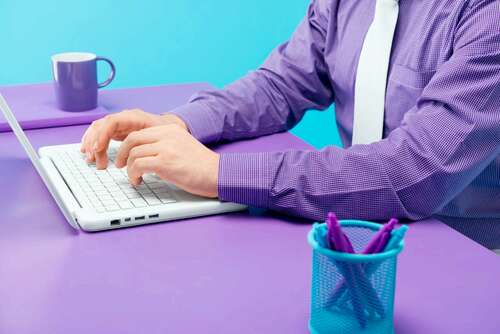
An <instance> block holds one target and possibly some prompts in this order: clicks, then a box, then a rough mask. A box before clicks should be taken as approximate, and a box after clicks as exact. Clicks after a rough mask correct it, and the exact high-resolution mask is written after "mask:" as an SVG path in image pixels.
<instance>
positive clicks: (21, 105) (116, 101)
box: [0, 83, 213, 132]
mask: <svg viewBox="0 0 500 334" xmlns="http://www.w3.org/2000/svg"><path fill="white" fill-rule="evenodd" d="M211 88H213V87H212V86H210V85H209V84H207V83H190V84H182V85H178V84H177V85H162V86H153V87H142V88H124V89H107V90H100V91H99V101H98V104H99V106H98V107H97V108H96V109H94V110H89V111H83V112H67V111H62V110H59V109H58V108H57V107H56V105H55V97H54V90H53V87H52V83H42V84H31V85H19V86H4V87H0V93H1V94H3V96H4V97H5V99H6V100H7V103H9V105H10V107H11V109H12V111H13V112H14V114H15V115H16V118H17V120H18V121H19V123H20V124H21V126H22V127H23V128H24V129H39V128H49V127H57V126H65V125H77V124H89V123H91V122H92V121H94V120H96V119H99V118H101V117H103V116H105V115H107V114H109V113H114V112H119V111H121V110H123V109H132V108H141V109H144V110H145V111H148V112H152V113H157V114H160V113H164V112H167V111H169V110H171V109H173V108H175V107H177V106H179V105H181V104H182V103H184V102H186V101H187V100H188V99H189V97H190V96H191V95H193V94H194V93H196V92H198V91H200V90H205V89H211ZM6 131H10V127H9V126H8V124H7V122H6V120H5V119H4V118H3V116H2V115H0V132H6Z"/></svg>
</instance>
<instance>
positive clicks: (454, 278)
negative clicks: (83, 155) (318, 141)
mask: <svg viewBox="0 0 500 334" xmlns="http://www.w3.org/2000/svg"><path fill="white" fill-rule="evenodd" d="M84 129H85V126H71V127H61V128H52V129H40V130H30V131H29V133H28V135H29V137H30V139H31V141H32V143H33V144H34V145H35V146H36V147H39V146H41V145H52V144H57V143H70V142H76V141H78V140H79V138H80V136H81V134H82V133H83V131H84ZM289 148H309V147H308V146H307V145H306V144H305V143H304V142H302V141H301V140H300V139H298V138H296V137H294V136H293V135H291V134H288V133H283V134H278V135H273V136H269V137H264V138H259V139H255V140H250V141H244V142H238V143H232V144H229V145H225V146H223V147H220V148H218V149H219V150H220V151H225V152H229V151H248V152H250V151H256V150H268V151H271V150H282V149H289ZM0 189H2V191H3V193H2V195H1V197H0V210H1V211H0V212H1V213H2V216H1V218H0V333H9V334H17V333H54V334H57V333H75V334H76V333H259V334H260V333H287V334H293V333H307V332H308V331H307V321H308V312H309V298H310V275H311V250H310V248H309V246H308V244H307V242H306V233H307V231H308V230H309V229H310V224H308V222H305V221H301V220H298V219H292V218H286V217H284V216H280V215H277V214H272V213H264V214H262V212H260V213H256V212H250V213H248V212H242V213H234V214H227V215H220V216H212V217H204V218H197V219H189V220H184V221H178V222H171V223H163V224H154V225H149V226H142V227H137V228H129V229H122V230H115V231H109V232H101V233H92V234H89V233H75V232H74V231H73V230H72V229H71V228H70V227H69V226H68V225H67V224H66V222H65V221H64V218H63V216H62V215H61V214H60V212H59V211H58V209H57V207H56V205H55V203H54V202H53V201H52V199H51V197H50V195H49V194H48V192H47V190H46V189H45V187H44V186H43V184H42V182H41V180H40V179H39V177H38V176H37V174H36V173H35V171H34V169H33V168H32V166H31V164H30V162H29V160H28V159H27V157H26V156H25V154H24V152H23V151H22V150H21V147H20V145H19V144H18V143H17V141H16V140H15V138H14V137H13V134H12V133H0ZM406 245H407V247H406V249H405V250H404V251H403V253H402V254H401V256H400V260H399V267H398V277H397V288H396V289H397V291H396V306H395V327H396V333H398V334H410V333H411V334H413V333H425V334H428V333H454V334H457V333H468V334H469V333H470V332H471V331H473V330H476V331H477V333H481V334H487V333H498V332H499V331H500V320H499V319H500V318H499V317H498V314H497V307H498V300H500V285H499V284H498V279H499V277H500V258H498V257H497V256H495V255H494V254H493V253H492V252H490V251H488V250H486V249H484V248H482V247H481V246H479V245H478V244H476V243H474V242H472V241H471V240H469V239H467V238H466V237H464V236H462V235H460V234H459V233H457V232H455V231H454V230H452V229H450V228H448V227H447V226H446V225H444V224H442V223H440V222H438V221H436V220H427V221H422V222H418V223H414V224H412V226H411V229H410V232H409V233H408V236H407V242H406Z"/></svg>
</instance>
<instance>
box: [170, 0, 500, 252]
mask: <svg viewBox="0 0 500 334" xmlns="http://www.w3.org/2000/svg"><path fill="white" fill-rule="evenodd" d="M375 2H376V1H375V0H313V2H312V3H311V4H310V6H309V8H308V11H307V15H306V17H305V18H304V19H303V21H302V22H301V23H300V25H299V26H298V27H297V29H296V31H295V32H294V34H293V35H292V37H291V38H290V40H289V41H287V42H286V43H284V44H282V45H280V46H278V47H277V48H276V49H275V50H274V51H273V52H272V53H271V55H270V56H269V57H268V59H267V60H266V61H265V63H264V64H263V65H262V67H260V68H259V69H258V70H256V71H253V72H251V73H249V74H248V75H246V76H245V77H243V78H241V79H240V80H238V81H236V82H234V83H232V84H230V85H228V86H227V87H225V88H224V89H221V90H213V91H205V92H201V93H199V94H197V95H195V96H193V97H192V98H191V100H190V102H189V103H188V104H186V105H183V106H181V107H179V108H178V109H175V110H174V111H172V112H173V113H175V114H177V115H178V116H179V117H181V118H182V119H183V120H184V121H185V122H186V124H187V125H188V127H189V129H190V131H191V133H192V134H193V135H194V136H195V137H196V138H198V139H199V140H200V141H202V142H204V143H209V142H217V141H221V140H236V139H242V138H250V137H257V136H263V135H268V134H271V133H275V132H279V131H285V130H288V129H290V128H292V127H293V126H294V125H295V124H297V123H298V122H299V121H300V120H301V118H302V116H303V115H304V113H305V112H306V111H307V110H309V109H318V110H324V109H326V108H327V107H328V106H330V105H331V104H332V103H335V110H336V121H337V125H338V128H339V132H340V136H341V139H342V142H343V145H344V148H339V147H335V146H329V147H326V148H325V149H323V150H321V151H316V150H289V151H285V152H272V153H235V154H222V155H221V159H220V170H219V189H218V191H219V197H220V198H221V199H222V200H227V201H234V202H238V203H244V204H249V205H252V206H257V207H265V208H270V209H273V210H277V211H282V212H286V213H289V214H292V215H298V216H302V217H307V218H312V219H318V220H319V219H324V217H325V216H326V213H327V211H334V212H336V213H337V215H339V216H340V217H350V218H360V219H370V220H386V219H388V218H390V217H399V218H407V219H410V220H417V219H422V218H425V217H429V216H439V217H441V218H442V219H444V220H445V221H450V222H460V224H459V223H457V224H458V225H456V226H464V225H463V224H466V225H467V224H469V225H468V226H472V225H474V226H477V225H479V224H476V223H477V222H481V226H483V227H486V226H490V227H491V228H492V232H491V233H489V234H488V235H483V236H482V238H483V239H484V240H482V242H483V244H485V245H487V246H490V247H495V245H494V242H495V241H496V242H500V233H499V232H500V229H497V230H495V229H493V227H492V226H495V225H488V224H495V221H499V223H500V158H499V153H500V145H499V144H500V1H496V0H446V1H435V0H400V1H399V6H400V9H399V18H398V22H397V27H396V32H395V35H394V41H393V45H392V51H391V59H390V65H389V73H388V82H387V92H386V102H385V105H386V107H385V120H384V139H383V140H381V141H379V142H376V143H373V144H370V145H354V146H351V137H352V121H353V102H354V86H355V85H354V83H355V78H356V68H357V64H358V58H359V53H360V50H361V47H362V44H363V39H364V36H365V34H366V32H367V30H368V27H369V25H370V24H371V21H372V18H373V14H374V9H375ZM471 224H472V225H471ZM499 225H500V224H499ZM490 227H487V228H486V229H488V228H490ZM458 229H460V227H458ZM465 229H466V227H465ZM491 234H493V235H491ZM485 238H486V239H485Z"/></svg>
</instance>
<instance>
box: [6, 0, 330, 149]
mask: <svg viewBox="0 0 500 334" xmlns="http://www.w3.org/2000/svg"><path fill="white" fill-rule="evenodd" d="M307 5H308V0H273V1H269V0H253V1H241V0H217V1H216V0H204V1H199V0H198V1H194V0H175V1H169V0H164V1H159V0H155V1H151V0H150V1H148V0H143V1H124V0H122V1H117V0H113V1H111V0H87V1H55V0H48V1H35V0H30V1H18V0H0V42H1V44H0V45H1V47H0V64H1V68H0V85H8V84H23V83H34V82H43V81H49V80H51V67H50V56H51V55H52V54H54V53H58V52H64V51H90V52H94V53H96V54H98V55H102V56H106V57H109V58H111V59H112V60H113V61H114V63H115V64H116V66H117V77H116V79H115V81H114V82H113V83H112V84H111V85H110V86H109V87H110V88H120V87H135V86H148V85H159V84H168V83H180V82H194V81H207V82H210V83H212V84H214V85H215V86H217V87H223V86H224V85H225V84H228V83H230V82H231V81H233V80H236V79H237V78H239V77H240V76H242V75H244V74H245V73H247V72H248V71H250V70H252V69H255V68H256V67H258V66H259V65H260V64H261V63H262V62H263V61H264V59H265V58H266V56H267V55H268V54H269V52H270V51H271V50H272V49H273V48H274V47H275V46H277V45H278V44H279V43H282V42H283V41H285V40H287V39H288V37H289V36H290V35H291V33H292V32H293V31H294V29H295V27H296V26H297V24H298V23H299V22H300V20H301V19H302V17H303V16H304V14H305V12H306V9H307ZM104 71H107V68H104V66H103V68H101V69H100V73H103V72H104ZM104 75H105V73H103V74H102V76H101V77H104ZM292 132H293V133H295V134H296V135H298V136H300V137H301V138H303V139H304V140H306V141H308V142H309V143H311V144H312V145H314V146H315V147H317V148H321V147H323V146H325V145H329V144H338V143H339V139H338V133H337V131H336V127H335V122H334V116H333V108H330V109H329V110H328V111H326V112H318V111H310V112H308V113H307V114H306V116H305V118H304V119H303V120H302V122H301V123H300V124H299V125H298V126H297V127H295V128H294V129H293V130H292Z"/></svg>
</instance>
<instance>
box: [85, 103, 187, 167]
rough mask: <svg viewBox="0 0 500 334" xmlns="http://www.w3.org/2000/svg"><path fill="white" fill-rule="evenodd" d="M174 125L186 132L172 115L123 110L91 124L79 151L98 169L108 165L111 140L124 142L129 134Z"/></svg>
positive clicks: (180, 122)
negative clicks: (94, 163) (154, 127)
mask: <svg viewBox="0 0 500 334" xmlns="http://www.w3.org/2000/svg"><path fill="white" fill-rule="evenodd" d="M168 124H176V125H177V126H178V128H182V129H184V130H185V131H186V130H187V126H186V124H185V123H184V122H183V121H182V120H181V119H180V118H179V117H177V116H175V115H173V114H165V115H155V114H150V113H146V112H144V111H142V110H140V109H132V110H124V111H122V112H119V113H117V114H112V115H109V116H106V117H104V118H102V119H99V120H97V121H94V122H92V124H91V125H90V127H89V128H88V129H87V131H85V134H84V135H83V138H82V146H81V151H82V153H85V154H86V155H87V161H88V162H94V161H95V162H96V166H97V168H98V169H104V168H106V167H107V165H108V156H107V150H108V145H109V141H110V140H111V139H115V140H124V139H125V138H126V137H127V136H128V135H129V134H130V133H131V132H133V131H138V130H142V129H146V128H150V127H153V126H159V125H168Z"/></svg>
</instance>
